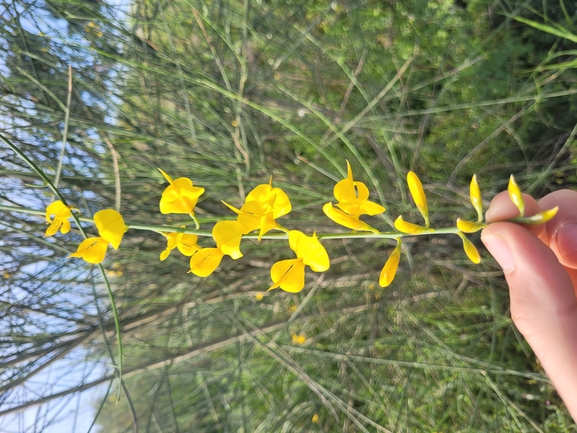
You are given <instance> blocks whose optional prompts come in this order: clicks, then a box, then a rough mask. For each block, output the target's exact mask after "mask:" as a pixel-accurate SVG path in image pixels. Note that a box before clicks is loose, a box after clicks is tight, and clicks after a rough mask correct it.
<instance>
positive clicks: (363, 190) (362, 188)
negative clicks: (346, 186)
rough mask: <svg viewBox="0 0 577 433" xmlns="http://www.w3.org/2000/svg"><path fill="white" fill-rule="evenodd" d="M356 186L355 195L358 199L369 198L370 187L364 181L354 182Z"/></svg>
mask: <svg viewBox="0 0 577 433" xmlns="http://www.w3.org/2000/svg"><path fill="white" fill-rule="evenodd" d="M353 186H354V187H355V195H356V196H357V199H358V200H366V199H368V198H369V189H368V188H367V186H366V185H365V184H364V183H363V182H353Z"/></svg>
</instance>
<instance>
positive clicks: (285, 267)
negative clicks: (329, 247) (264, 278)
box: [268, 230, 330, 293]
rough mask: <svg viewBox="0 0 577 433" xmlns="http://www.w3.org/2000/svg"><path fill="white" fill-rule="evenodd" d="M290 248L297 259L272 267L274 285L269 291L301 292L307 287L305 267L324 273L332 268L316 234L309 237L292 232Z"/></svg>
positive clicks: (271, 273) (277, 263)
mask: <svg viewBox="0 0 577 433" xmlns="http://www.w3.org/2000/svg"><path fill="white" fill-rule="evenodd" d="M289 246H290V248H291V250H293V251H294V252H295V254H296V256H297V258H296V259H289V260H281V261H280V262H276V263H275V264H274V265H273V266H272V268H271V270H270V276H271V279H272V281H273V283H274V284H273V285H272V286H270V287H269V289H268V290H272V289H276V288H277V287H280V288H281V289H282V290H284V291H286V292H290V293H297V292H300V291H301V290H302V289H303V287H304V286H305V266H310V268H311V269H312V270H313V271H314V272H324V271H326V270H328V269H329V267H330V260H329V255H328V254H327V251H326V250H325V248H324V247H323V246H322V245H321V243H320V242H319V240H318V239H317V236H316V233H313V235H312V236H311V237H308V236H307V235H305V234H304V233H302V232H300V231H298V230H291V231H290V232H289Z"/></svg>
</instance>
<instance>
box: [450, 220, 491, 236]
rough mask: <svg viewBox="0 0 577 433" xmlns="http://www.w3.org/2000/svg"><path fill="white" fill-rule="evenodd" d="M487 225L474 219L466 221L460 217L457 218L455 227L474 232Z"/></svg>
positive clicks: (464, 231)
mask: <svg viewBox="0 0 577 433" xmlns="http://www.w3.org/2000/svg"><path fill="white" fill-rule="evenodd" d="M485 227H487V224H485V223H481V222H479V223H478V222H475V221H466V220H462V219H461V218H457V228H458V229H459V230H461V231H462V232H463V233H475V232H478V231H479V230H481V229H484V228H485Z"/></svg>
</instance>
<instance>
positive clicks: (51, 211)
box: [44, 200, 72, 237]
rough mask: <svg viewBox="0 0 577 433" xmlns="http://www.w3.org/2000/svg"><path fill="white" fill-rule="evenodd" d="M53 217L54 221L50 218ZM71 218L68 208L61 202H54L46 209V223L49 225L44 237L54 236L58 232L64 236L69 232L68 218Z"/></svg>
mask: <svg viewBox="0 0 577 433" xmlns="http://www.w3.org/2000/svg"><path fill="white" fill-rule="evenodd" d="M53 215H54V219H52V216H53ZM71 216H72V212H71V211H70V208H69V207H68V206H66V205H65V204H64V203H62V201H60V200H56V201H55V202H54V203H51V204H49V205H48V207H47V208H46V221H47V222H48V223H49V224H50V225H49V226H48V228H47V229H46V233H45V234H44V236H45V237H46V236H54V235H55V234H56V233H57V232H58V230H60V232H61V233H62V234H63V235H65V234H66V233H68V232H69V231H70V221H68V218H70V217H71Z"/></svg>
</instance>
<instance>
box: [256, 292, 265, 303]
mask: <svg viewBox="0 0 577 433" xmlns="http://www.w3.org/2000/svg"><path fill="white" fill-rule="evenodd" d="M254 299H256V300H257V301H262V300H263V299H264V294H263V293H262V292H257V293H255V294H254Z"/></svg>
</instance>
